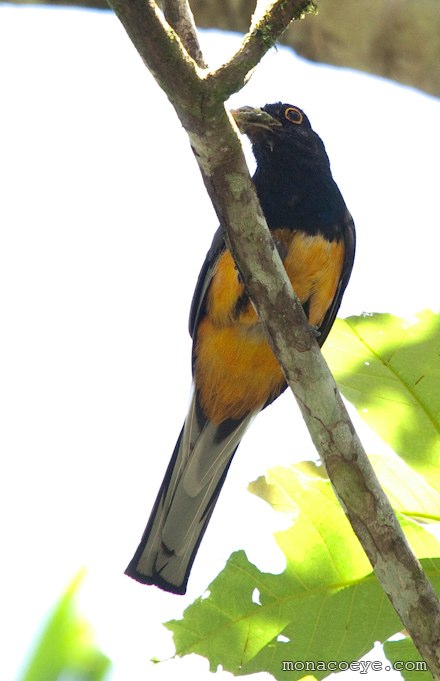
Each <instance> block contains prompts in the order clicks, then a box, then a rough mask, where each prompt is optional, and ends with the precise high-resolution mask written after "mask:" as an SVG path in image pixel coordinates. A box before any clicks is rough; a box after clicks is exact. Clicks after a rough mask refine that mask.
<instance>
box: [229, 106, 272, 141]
mask: <svg viewBox="0 0 440 681" xmlns="http://www.w3.org/2000/svg"><path fill="white" fill-rule="evenodd" d="M231 115H232V117H233V119H234V121H235V123H236V124H237V127H238V129H239V130H240V132H241V133H242V135H247V134H249V133H252V132H258V131H259V130H272V129H273V128H279V127H281V123H280V122H279V121H277V119H276V118H273V117H272V116H271V115H270V114H268V113H266V112H265V111H263V110H262V109H254V108H253V107H252V106H242V107H240V108H239V109H232V110H231Z"/></svg>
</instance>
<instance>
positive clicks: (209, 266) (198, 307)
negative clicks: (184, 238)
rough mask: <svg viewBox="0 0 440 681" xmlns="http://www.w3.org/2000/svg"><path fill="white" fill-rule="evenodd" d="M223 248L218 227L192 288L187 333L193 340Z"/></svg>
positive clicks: (221, 234) (222, 238)
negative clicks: (192, 293) (194, 286)
mask: <svg viewBox="0 0 440 681" xmlns="http://www.w3.org/2000/svg"><path fill="white" fill-rule="evenodd" d="M225 248H226V246H225V240H224V237H223V230H222V228H221V227H219V228H218V230H217V231H216V233H215V234H214V238H213V240H212V244H211V248H210V249H209V251H208V253H207V254H206V258H205V262H204V263H203V265H202V269H201V270H200V274H199V278H198V279H197V284H196V288H195V290H194V295H193V299H192V303H191V309H190V311H189V335H190V336H191V338H192V339H193V340H194V333H195V330H196V328H197V324H198V323H199V320H200V317H201V316H202V315H203V312H204V309H205V301H206V293H207V291H208V288H209V285H210V283H211V280H212V277H213V275H214V271H215V266H216V264H217V260H218V257H219V255H220V253H222V252H223V251H224V250H225Z"/></svg>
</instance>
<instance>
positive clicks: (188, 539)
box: [126, 103, 355, 594]
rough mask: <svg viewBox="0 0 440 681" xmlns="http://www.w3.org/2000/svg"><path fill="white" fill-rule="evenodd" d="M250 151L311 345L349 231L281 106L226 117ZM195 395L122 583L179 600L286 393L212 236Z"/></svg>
mask: <svg viewBox="0 0 440 681" xmlns="http://www.w3.org/2000/svg"><path fill="white" fill-rule="evenodd" d="M232 115H233V117H234V119H235V122H236V124H237V126H238V128H239V130H240V132H241V133H243V134H246V135H247V136H248V138H249V139H250V141H251V143H252V148H253V153H254V156H255V159H256V162H257V169H256V172H255V174H254V177H253V181H254V184H255V188H256V191H257V195H258V198H259V200H260V204H261V207H262V210H263V212H264V215H265V217H266V221H267V224H268V227H269V229H270V231H271V234H272V238H273V240H274V243H275V245H276V247H277V249H278V251H279V253H280V256H281V259H282V261H283V264H284V267H285V269H286V272H287V274H288V276H289V278H290V281H291V282H292V286H293V288H294V290H295V292H296V294H297V296H298V298H299V299H300V301H301V303H302V305H303V308H304V311H305V313H306V315H307V318H308V320H309V322H310V324H311V326H312V327H314V329H317V330H318V334H317V337H318V343H319V344H320V345H322V344H323V343H324V341H325V339H326V338H327V335H328V333H329V331H330V329H331V327H332V324H333V322H334V319H335V316H336V313H337V311H338V309H339V306H340V303H341V299H342V295H343V293H344V290H345V288H346V286H347V283H348V280H349V278H350V274H351V270H352V267H353V260H354V252H355V230H354V224H353V220H352V218H351V215H350V213H349V212H348V210H347V207H346V205H345V202H344V199H343V198H342V195H341V192H340V191H339V189H338V186H337V185H336V183H335V181H334V179H333V177H332V174H331V171H330V163H329V159H328V156H327V153H326V151H325V147H324V144H323V143H322V141H321V139H320V137H319V136H318V135H317V134H316V132H314V130H312V127H311V125H310V122H309V119H308V118H307V116H306V115H305V114H304V112H303V111H301V109H299V108H298V107H296V106H291V105H290V104H281V103H276V104H267V105H266V106H264V107H263V108H262V109H255V108H251V107H242V108H240V109H237V110H235V111H233V112H232ZM189 330H190V334H191V337H192V339H193V352H192V364H193V377H194V390H193V395H192V400H191V405H190V408H189V413H188V416H187V418H186V421H185V424H184V426H183V428H182V431H181V433H180V436H179V439H178V441H177V444H176V447H175V449H174V453H173V456H172V458H171V461H170V463H169V466H168V469H167V471H166V474H165V478H164V480H163V482H162V486H161V488H160V490H159V494H158V496H157V499H156V503H155V504H154V507H153V510H152V513H151V516H150V519H149V521H148V525H147V527H146V530H145V532H144V535H143V537H142V540H141V543H140V545H139V547H138V549H137V551H136V553H135V555H134V557H133V559H132V560H131V562H130V564H129V566H128V568H127V570H126V574H127V575H129V576H130V577H133V578H134V579H136V580H138V581H139V582H142V583H144V584H155V585H157V586H158V587H160V588H161V589H165V590H166V591H170V592H172V593H176V594H183V593H185V591H186V586H187V582H188V578H189V574H190V571H191V567H192V564H193V561H194V558H195V556H196V553H197V550H198V548H199V545H200V542H201V540H202V537H203V535H204V532H205V530H206V527H207V525H208V522H209V519H210V517H211V514H212V512H213V510H214V506H215V503H216V501H217V498H218V495H219V494H220V490H221V488H222V485H223V483H224V481H225V478H226V474H227V472H228V469H229V466H230V463H231V460H232V458H233V456H234V454H235V451H236V449H237V447H238V445H239V444H240V441H241V439H242V437H243V434H244V432H245V430H246V428H247V427H248V425H249V423H250V422H251V420H252V418H253V417H254V416H255V415H256V414H257V413H258V412H259V411H261V410H262V409H264V408H265V407H266V406H267V405H268V404H270V403H271V402H272V401H273V400H275V399H276V398H277V397H278V396H279V395H280V394H281V393H282V392H283V391H284V390H285V388H286V382H285V378H284V375H283V372H282V370H281V368H280V366H279V364H278V362H277V360H276V359H275V356H274V355H273V353H272V350H271V348H270V346H269V344H268V342H267V340H266V337H265V334H264V331H263V329H262V325H261V323H260V321H259V319H258V316H257V313H256V312H255V309H254V307H253V305H252V303H251V301H250V299H249V297H248V295H247V293H246V291H245V288H244V285H243V283H242V281H241V279H240V276H239V274H238V272H237V269H236V267H235V265H234V261H233V258H232V256H231V253H230V252H229V250H228V249H227V247H226V245H225V241H224V237H223V231H222V228H221V227H220V228H219V229H218V231H217V232H216V234H215V236H214V240H213V242H212V245H211V248H210V250H209V252H208V254H207V256H206V260H205V262H204V265H203V267H202V270H201V272H200V275H199V279H198V282H197V285H196V289H195V293H194V298H193V302H192V306H191V312H190V320H189Z"/></svg>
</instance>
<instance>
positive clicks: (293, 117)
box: [284, 106, 303, 125]
mask: <svg viewBox="0 0 440 681" xmlns="http://www.w3.org/2000/svg"><path fill="white" fill-rule="evenodd" d="M284 116H285V118H287V120H288V121H290V122H291V123H295V125H301V123H302V122H303V115H302V113H301V111H300V110H299V109H297V108H296V107H295V106H289V108H288V109H286V110H285V112H284Z"/></svg>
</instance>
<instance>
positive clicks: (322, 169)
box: [231, 102, 346, 234]
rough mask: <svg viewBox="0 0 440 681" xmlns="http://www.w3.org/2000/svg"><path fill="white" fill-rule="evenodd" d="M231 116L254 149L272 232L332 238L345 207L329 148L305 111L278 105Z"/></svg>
mask: <svg viewBox="0 0 440 681" xmlns="http://www.w3.org/2000/svg"><path fill="white" fill-rule="evenodd" d="M231 113H232V116H233V118H234V120H235V122H236V124H237V126H238V128H239V130H240V132H241V133H243V134H245V135H247V137H249V139H250V141H251V143H252V150H253V152H254V156H255V160H256V161H257V169H256V171H255V174H254V176H253V180H254V184H255V188H256V190H257V194H258V198H259V200H260V203H261V207H262V209H263V212H264V214H265V216H266V220H267V223H268V225H269V227H270V228H276V227H279V226H280V225H283V226H287V227H290V228H291V229H297V228H301V229H303V230H305V231H307V232H309V233H311V234H312V233H315V232H317V231H320V232H321V233H323V234H327V233H328V234H333V232H332V230H333V228H334V225H335V224H338V223H339V222H340V220H341V219H342V216H343V215H344V214H345V212H346V207H345V203H344V200H343V198H342V196H341V193H340V191H339V189H338V187H337V185H336V183H335V181H334V180H333V177H332V174H331V170H330V162H329V160H328V156H327V153H326V151H325V147H324V144H323V143H322V140H321V138H320V137H319V135H317V134H316V132H315V131H314V130H313V129H312V126H311V125H310V121H309V119H308V118H307V116H306V115H305V113H304V111H302V110H301V109H299V108H298V107H297V106H293V105H291V104H282V103H281V102H277V103H276V104H266V106H263V107H262V108H261V109H254V108H252V107H250V106H244V107H242V108H240V109H236V110H235V111H232V112H231Z"/></svg>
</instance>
